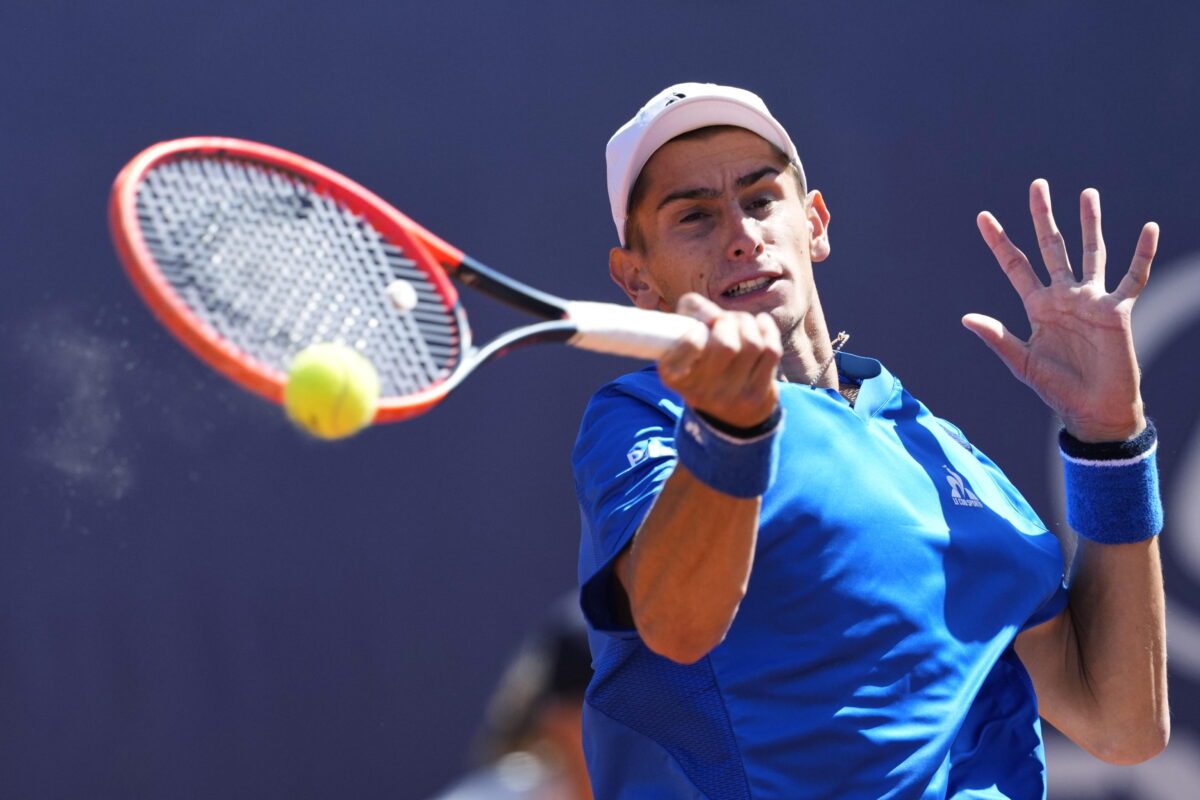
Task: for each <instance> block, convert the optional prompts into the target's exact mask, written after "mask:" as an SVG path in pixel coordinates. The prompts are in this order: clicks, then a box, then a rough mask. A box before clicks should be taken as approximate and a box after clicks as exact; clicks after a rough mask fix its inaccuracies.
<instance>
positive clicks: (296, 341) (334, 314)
mask: <svg viewBox="0 0 1200 800" xmlns="http://www.w3.org/2000/svg"><path fill="white" fill-rule="evenodd" d="M109 221H110V225H111V227H112V235H113V240H114V242H115V245H116V249H117V252H118V254H119V255H120V257H121V260H122V261H123V262H124V265H125V268H126V271H127V272H128V274H129V277H130V279H131V280H132V282H133V284H134V286H136V287H137V289H138V291H139V293H140V294H141V296H142V298H143V299H144V300H145V301H146V303H147V304H148V305H149V306H150V308H151V309H152V310H153V311H154V313H155V314H156V315H157V317H158V318H159V320H161V321H162V323H163V324H164V325H165V326H166V327H167V328H168V329H169V330H170V331H171V332H172V333H174V334H175V336H176V337H178V338H179V339H180V340H181V341H182V342H183V343H184V344H185V345H186V346H187V347H188V348H190V349H191V350H192V351H193V352H194V353H195V354H196V355H197V356H199V357H200V358H201V359H202V360H204V361H205V362H206V363H207V364H209V365H210V366H211V367H213V368H214V369H216V370H217V371H218V372H220V373H221V374H223V375H225V376H226V377H228V378H229V379H231V380H233V381H234V382H235V383H238V384H240V385H241V386H243V387H245V388H246V389H249V390H250V391H252V392H255V393H257V394H259V395H261V396H263V397H265V398H266V399H268V400H270V401H272V402H275V403H282V401H283V390H284V385H285V383H286V381H287V370H288V368H289V365H290V363H291V361H292V358H293V357H294V356H295V355H296V353H298V352H299V351H300V350H302V349H304V348H305V347H307V346H309V345H311V344H316V343H318V342H338V343H341V344H345V345H348V346H350V347H353V348H355V349H357V350H359V351H360V352H361V353H362V354H363V355H365V356H366V357H367V358H368V359H369V360H370V361H371V363H373V364H374V365H375V368H376V370H377V371H378V373H379V378H380V386H381V392H380V402H379V407H378V411H377V412H376V415H375V419H374V421H375V422H393V421H397V420H402V419H406V418H408V417H412V416H415V415H417V414H421V413H424V412H426V411H428V410H429V409H431V408H432V407H433V406H435V405H436V404H437V403H439V402H440V401H442V400H443V399H445V397H446V396H447V395H448V394H449V393H450V392H451V391H453V390H454V389H455V388H456V387H457V386H458V385H459V384H460V383H462V381H463V380H464V379H465V378H466V377H467V376H468V375H470V374H471V373H472V372H473V371H474V370H475V369H477V368H478V367H479V366H481V365H483V364H485V363H487V362H488V361H490V360H491V359H493V358H495V357H497V356H499V355H502V354H504V353H507V352H510V351H511V350H514V349H516V348H518V347H522V346H525V345H529V344H536V343H542V342H564V343H566V344H569V345H572V346H574V347H580V348H583V349H587V350H594V351H598V352H602V353H613V354H616V355H623V356H631V357H634V358H641V359H646V360H652V359H656V358H658V357H659V356H661V355H662V354H663V353H664V352H666V350H667V349H668V348H669V347H671V345H672V344H674V343H675V342H676V341H678V340H679V338H680V337H682V336H683V335H684V334H685V333H686V332H687V331H689V330H690V329H692V328H693V327H694V326H700V325H701V323H699V322H698V321H696V320H694V319H691V318H689V317H684V316H680V315H677V314H666V313H661V312H657V311H645V310H642V309H637V308H631V307H626V306H619V305H615V304H611V303H595V302H586V301H570V300H564V299H562V298H560V297H555V296H554V295H551V294H547V293H546V292H542V291H539V290H537V289H534V288H532V287H529V286H526V285H525V284H523V283H521V282H520V281H516V280H514V279H512V278H509V277H507V276H505V275H502V274H500V273H499V272H496V271H495V270H493V269H490V268H488V267H486V266H484V265H483V264H481V263H480V262H478V261H476V260H475V259H473V258H471V257H470V256H467V255H465V254H464V253H463V252H462V251H460V250H458V249H457V248H455V247H454V246H453V245H450V244H448V243H447V242H445V241H443V240H442V239H440V238H438V237H437V236H434V235H433V234H432V233H430V232H429V231H427V230H425V229H424V228H422V227H421V226H420V225H418V224H417V223H415V222H413V221H412V220H411V219H409V218H408V217H406V216H405V215H404V214H402V213H400V212H399V211H397V210H396V209H395V208H393V207H391V206H390V205H388V204H387V203H386V202H384V201H383V200H382V199H381V198H379V197H377V196H376V195H374V194H372V193H371V192H370V191H368V190H367V189H365V188H363V187H362V186H360V185H359V184H357V183H355V182H354V181H352V180H350V179H349V178H346V177H344V176H342V175H340V174H338V173H336V172H334V171H333V170H331V169H329V168H327V167H324V166H321V165H320V164H317V163H316V162H313V161H310V160H308V159H306V158H303V157H301V156H298V155H296V154H294V153H289V152H287V151H285V150H280V149H278V148H276V147H271V146H268V145H264V144H257V143H254V142H247V141H242V140H238V139H227V138H219V137H196V138H189V139H177V140H173V141H168V142H162V143H160V144H156V145H154V146H152V147H150V148H147V149H146V150H144V151H143V152H141V153H140V154H138V155H137V156H136V157H135V158H134V159H133V160H132V161H130V162H129V164H128V165H126V166H125V168H124V169H123V170H122V171H121V173H120V174H119V175H118V176H117V179H116V182H115V183H114V185H113V191H112V197H111V200H110V205H109ZM451 276H452V277H453V278H455V279H457V280H458V281H459V282H460V283H462V284H464V285H466V286H470V287H471V288H473V289H477V290H479V291H480V292H482V293H483V294H485V295H488V296H490V297H493V298H495V299H497V300H500V301H503V302H504V303H507V304H508V305H510V306H513V307H515V308H517V309H519V310H521V311H525V312H528V313H530V314H532V315H533V316H535V317H538V318H540V319H541V320H542V321H541V322H537V323H534V324H530V325H526V326H522V327H518V328H515V329H512V330H510V331H508V332H506V333H504V334H502V335H500V336H498V337H496V338H495V339H493V340H492V341H491V342H489V343H488V344H486V345H484V346H482V347H476V346H475V345H473V343H472V341H471V330H470V327H469V326H468V324H467V314H466V311H465V310H464V308H463V306H462V303H461V302H460V300H459V297H458V293H457V291H456V288H455V284H454V283H452V282H451V280H450V277H451Z"/></svg>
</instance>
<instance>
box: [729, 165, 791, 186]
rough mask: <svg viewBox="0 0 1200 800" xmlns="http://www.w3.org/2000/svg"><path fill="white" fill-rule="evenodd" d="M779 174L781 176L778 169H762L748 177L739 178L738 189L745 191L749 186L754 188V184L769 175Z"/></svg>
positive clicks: (749, 174) (748, 174)
mask: <svg viewBox="0 0 1200 800" xmlns="http://www.w3.org/2000/svg"><path fill="white" fill-rule="evenodd" d="M778 174H780V173H779V168H778V167H763V168H762V169H758V170H755V171H754V172H750V173H747V174H746V175H743V176H742V177H740V178H738V179H737V187H738V188H739V189H745V188H746V187H747V186H753V185H754V184H756V183H758V182H759V181H761V180H762V179H763V178H765V177H767V176H768V175H778Z"/></svg>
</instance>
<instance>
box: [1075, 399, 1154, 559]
mask: <svg viewBox="0 0 1200 800" xmlns="http://www.w3.org/2000/svg"><path fill="white" fill-rule="evenodd" d="M1058 445H1059V450H1060V452H1061V453H1062V460H1063V477H1064V479H1065V483H1066V494H1067V522H1068V523H1069V524H1070V526H1071V527H1072V528H1074V529H1075V531H1076V532H1077V533H1078V534H1079V535H1080V536H1082V537H1084V538H1085V539H1090V540H1091V541H1093V542H1099V543H1100V544H1129V543H1131V542H1141V541H1144V540H1146V539H1149V538H1151V537H1153V536H1156V535H1157V534H1158V533H1159V531H1161V530H1162V526H1163V511H1162V501H1161V499H1160V498H1159V494H1158V466H1157V464H1156V460H1155V453H1157V452H1158V433H1157V432H1156V431H1155V429H1154V423H1153V422H1150V421H1149V420H1147V421H1146V430H1144V431H1142V432H1141V433H1140V434H1138V435H1137V436H1136V437H1134V438H1133V439H1130V440H1128V441H1124V442H1097V443H1092V442H1081V441H1079V440H1078V439H1076V438H1075V437H1074V436H1072V435H1071V434H1069V433H1067V431H1066V429H1063V430H1062V431H1060V432H1059V434H1058Z"/></svg>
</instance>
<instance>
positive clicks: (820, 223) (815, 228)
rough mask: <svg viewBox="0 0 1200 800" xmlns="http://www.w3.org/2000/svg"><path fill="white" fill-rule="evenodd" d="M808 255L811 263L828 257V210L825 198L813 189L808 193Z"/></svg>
mask: <svg viewBox="0 0 1200 800" xmlns="http://www.w3.org/2000/svg"><path fill="white" fill-rule="evenodd" d="M806 205H807V206H808V253H809V257H810V258H811V259H812V260H813V261H824V260H825V259H826V258H828V257H829V209H828V208H826V207H825V198H823V197H821V193H820V192H818V191H817V190H816V189H813V190H812V191H811V192H809V193H808V202H807V203H806Z"/></svg>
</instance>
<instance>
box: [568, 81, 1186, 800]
mask: <svg viewBox="0 0 1200 800" xmlns="http://www.w3.org/2000/svg"><path fill="white" fill-rule="evenodd" d="M607 156H608V189H609V196H610V201H611V205H612V214H613V221H614V222H615V223H616V228H617V234H618V236H619V237H620V241H621V247H619V248H616V249H614V250H613V251H612V253H611V257H610V270H611V273H612V277H613V279H614V280H615V281H616V282H617V283H618V284H620V286H621V287H622V288H623V289H624V290H625V291H626V292H627V293H628V295H629V297H630V299H631V300H632V301H633V302H634V303H635V304H636V305H637V306H639V307H642V308H648V309H661V310H676V311H678V312H679V313H683V314H688V315H691V316H693V317H695V318H697V319H699V320H701V321H703V322H704V323H705V324H706V326H707V332H706V335H697V336H695V337H693V338H691V339H688V340H685V341H683V342H681V343H680V344H679V345H678V346H676V347H675V348H674V349H672V350H671V351H670V352H668V353H667V354H666V355H665V356H663V358H662V359H661V360H660V361H659V362H658V363H657V364H656V365H654V366H651V367H647V368H646V369H643V370H642V371H640V372H635V373H633V374H630V375H625V376H623V377H621V378H619V379H617V380H616V381H614V382H613V383H611V384H609V385H607V386H605V387H604V388H602V389H601V390H600V391H599V392H597V393H596V395H595V396H594V397H593V399H592V402H591V403H590V405H589V407H588V409H587V411H586V413H585V415H584V419H583V422H582V425H581V430H580V433H579V439H578V442H577V445H576V448H575V453H574V463H575V475H576V484H577V488H578V495H579V502H580V505H581V508H582V518H583V539H582V546H581V551H580V581H581V584H582V589H581V598H582V605H583V608H584V611H585V614H586V616H587V618H588V621H589V625H590V631H589V636H590V640H591V646H592V650H593V660H594V666H595V670H596V674H595V677H594V679H593V681H592V683H591V685H590V687H589V690H588V694H587V700H586V705H585V710H584V743H585V748H586V751H587V756H588V763H589V769H590V773H591V779H592V783H593V788H594V790H595V793H596V797H598V798H604V799H605V800H608V799H609V798H638V800H642V799H643V798H655V799H656V800H658V799H660V798H708V799H709V800H729V799H731V798H754V799H755V800H768V798H786V799H787V800H797V798H838V799H839V800H855V799H858V798H862V799H863V800H866V799H867V798H870V799H871V800H876V798H883V797H887V798H947V797H952V798H968V797H970V798H1021V799H1022V800H1024V799H1025V798H1037V797H1044V795H1045V791H1046V788H1045V787H1046V784H1045V767H1044V762H1043V750H1042V740H1041V729H1040V723H1039V714H1040V716H1041V717H1043V718H1045V719H1046V720H1047V721H1049V722H1050V723H1051V724H1052V725H1054V726H1055V727H1056V728H1058V729H1059V730H1061V731H1062V732H1063V733H1065V734H1066V735H1067V736H1069V737H1070V738H1071V739H1073V740H1074V741H1075V742H1077V743H1078V744H1079V745H1080V746H1082V747H1083V748H1085V749H1086V750H1088V751H1089V752H1091V753H1093V754H1094V755H1096V756H1097V757H1099V758H1101V759H1104V760H1106V761H1110V762H1114V763H1134V762H1140V761H1143V760H1145V759H1148V758H1150V757H1152V756H1153V755H1155V754H1156V753H1158V752H1159V751H1160V750H1162V748H1163V747H1164V746H1165V744H1166V741H1167V737H1168V727H1169V722H1168V709H1167V685H1166V671H1165V663H1164V622H1163V608H1164V601H1163V592H1162V581H1161V573H1160V563H1159V555H1158V547H1157V539H1156V535H1157V534H1158V532H1159V530H1160V529H1161V526H1162V512H1161V505H1160V502H1159V498H1158V485H1157V474H1156V472H1155V469H1156V468H1155V460H1154V452H1155V442H1156V439H1155V435H1156V434H1155V431H1154V428H1153V426H1152V425H1151V424H1150V423H1149V422H1148V421H1147V419H1146V417H1145V416H1144V413H1143V408H1142V400H1141V395H1140V390H1139V375H1138V367H1137V363H1136V360H1135V354H1134V350H1133V345H1132V337H1131V335H1130V310H1131V308H1132V306H1133V303H1134V301H1135V299H1136V298H1137V296H1138V293H1139V292H1140V291H1141V289H1142V288H1143V286H1144V285H1145V283H1146V280H1147V277H1148V275H1149V271H1150V263H1151V260H1152V258H1153V256H1154V251H1155V247H1156V243H1157V238H1158V229H1157V226H1155V225H1154V224H1152V223H1151V224H1147V225H1146V226H1145V227H1144V229H1143V230H1142V233H1141V236H1140V238H1139V240H1138V244H1137V249H1136V252H1135V254H1134V257H1133V260H1132V265H1131V266H1130V267H1129V269H1128V271H1127V272H1126V273H1125V275H1124V277H1123V278H1121V280H1120V283H1119V285H1118V286H1117V288H1116V289H1115V290H1114V291H1113V292H1111V293H1109V292H1107V291H1106V289H1105V281H1104V278H1105V272H1104V268H1105V251H1104V245H1103V241H1102V238H1101V232H1100V204H1099V197H1098V195H1097V193H1096V192H1095V191H1094V190H1090V189H1089V190H1088V191H1086V192H1084V193H1083V195H1082V197H1081V200H1080V215H1081V220H1082V229H1083V239H1084V248H1083V250H1084V252H1083V262H1082V271H1081V277H1076V276H1075V274H1074V273H1073V271H1072V268H1071V266H1070V264H1069V262H1068V256H1067V250H1066V246H1065V244H1064V241H1063V237H1062V236H1061V235H1060V234H1059V232H1058V230H1057V228H1056V226H1055V223H1054V219H1053V216H1052V214H1051V207H1050V195H1049V189H1048V187H1047V185H1046V183H1045V182H1044V181H1036V182H1034V184H1033V185H1032V187H1031V190H1030V211H1031V214H1032V217H1033V224H1034V228H1035V230H1036V232H1037V237H1038V242H1039V245H1040V248H1041V255H1042V260H1043V261H1044V264H1045V269H1046V271H1047V272H1048V275H1049V283H1048V285H1047V284H1044V283H1043V282H1042V280H1041V279H1039V277H1038V276H1037V274H1036V273H1035V271H1034V269H1033V267H1032V266H1031V265H1030V262H1029V261H1028V260H1027V259H1026V257H1025V256H1024V255H1023V254H1022V253H1021V252H1020V251H1019V250H1018V249H1017V248H1016V247H1015V246H1014V245H1013V244H1012V243H1011V242H1010V241H1009V240H1008V238H1007V236H1006V235H1005V233H1004V231H1003V229H1002V228H1001V227H1000V225H999V223H998V222H997V221H996V220H995V219H994V218H993V217H992V216H991V215H990V214H987V213H986V212H985V213H983V214H980V216H979V219H978V224H979V229H980V232H981V233H982V235H983V238H984V241H985V242H986V243H987V245H988V246H989V247H990V248H991V250H992V253H993V254H994V255H995V257H996V260H997V261H998V262H999V264H1000V266H1001V268H1002V269H1003V270H1004V272H1005V273H1006V275H1007V276H1008V279H1009V281H1010V282H1011V283H1012V285H1013V287H1014V288H1015V289H1016V291H1017V293H1018V294H1019V295H1020V297H1021V299H1022V301H1023V303H1024V306H1025V309H1026V311H1027V313H1028V316H1029V319H1030V323H1031V325H1032V335H1031V336H1030V338H1029V340H1028V341H1021V340H1020V339H1018V338H1017V337H1015V336H1013V335H1012V334H1011V333H1010V332H1008V330H1007V329H1005V328H1004V326H1003V325H1001V324H1000V323H999V322H998V321H996V320H994V319H991V318H988V317H983V316H979V315H968V316H967V317H965V318H964V320H963V322H964V325H965V326H966V327H967V328H968V329H970V330H971V331H972V332H974V333H975V334H977V335H978V336H979V337H980V338H981V339H983V341H984V342H985V343H986V344H987V345H988V346H989V347H990V348H991V349H992V350H994V351H995V352H996V354H997V355H998V356H999V357H1000V358H1001V359H1002V360H1003V362H1004V363H1005V364H1006V365H1007V366H1008V367H1009V368H1010V369H1011V370H1012V372H1013V373H1014V375H1016V377H1017V378H1019V379H1020V380H1022V381H1023V382H1025V383H1026V384H1028V385H1029V386H1030V387H1031V388H1032V389H1033V390H1034V391H1036V392H1037V393H1038V395H1039V396H1040V397H1042V399H1043V400H1044V401H1045V402H1046V403H1047V405H1049V406H1050V408H1051V409H1052V410H1053V411H1054V412H1055V413H1056V414H1058V415H1059V417H1060V418H1061V419H1062V421H1063V424H1064V428H1063V432H1062V434H1061V436H1060V442H1061V449H1062V454H1063V464H1064V470H1065V478H1066V492H1067V505H1068V519H1069V521H1070V524H1071V526H1072V528H1074V530H1075V531H1077V532H1078V534H1079V536H1080V537H1081V541H1080V546H1079V549H1078V554H1077V556H1076V558H1075V560H1074V561H1075V563H1074V567H1073V569H1072V570H1070V571H1069V572H1070V574H1071V579H1070V581H1069V582H1068V581H1066V580H1065V577H1066V575H1067V573H1068V570H1066V569H1065V568H1064V560H1063V557H1062V555H1061V552H1062V550H1061V549H1060V546H1059V543H1058V541H1057V539H1056V537H1055V536H1053V535H1052V534H1050V533H1049V532H1047V529H1046V526H1045V525H1044V523H1043V522H1042V521H1041V520H1040V519H1039V518H1038V516H1037V515H1036V514H1035V513H1034V511H1033V510H1032V509H1031V508H1030V507H1029V505H1028V503H1026V502H1025V500H1024V499H1023V498H1022V497H1021V495H1020V493H1019V492H1018V491H1017V490H1016V489H1015V488H1014V487H1013V486H1012V484H1011V483H1010V482H1009V481H1008V480H1007V479H1006V478H1005V476H1004V474H1003V473H1002V472H1001V471H1000V469H999V468H998V467H997V466H996V465H995V464H994V463H993V462H992V461H990V460H989V459H988V458H987V457H986V456H985V455H984V454H983V453H981V452H979V450H977V449H976V448H975V447H974V446H973V445H971V444H970V442H969V441H968V440H967V439H966V438H965V437H964V436H963V434H962V433H961V432H960V431H959V430H958V429H957V428H955V427H954V426H953V425H951V424H950V423H948V422H946V421H944V420H942V419H940V418H938V417H936V416H934V415H933V414H932V413H930V411H929V410H928V409H926V408H925V406H924V405H922V404H921V403H920V402H919V401H918V400H916V399H915V398H914V397H913V396H912V395H911V394H909V393H908V392H907V391H906V390H905V389H904V387H903V386H902V385H901V383H900V381H899V380H898V379H897V378H896V377H895V376H893V375H892V374H891V373H890V372H888V370H887V369H886V368H885V367H884V366H883V365H882V364H880V363H879V362H878V361H875V360H873V359H870V358H864V357H860V356H856V355H850V354H849V353H843V352H839V348H840V346H841V344H842V342H843V341H844V337H838V338H837V339H836V340H833V341H831V339H832V338H833V337H831V336H830V330H829V327H828V325H827V323H826V320H825V315H824V313H823V311H822V308H821V302H820V298H819V295H818V293H817V289H816V286H815V284H814V280H813V270H812V264H813V262H815V261H821V260H823V259H825V258H826V257H827V256H828V255H829V251H830V235H829V220H830V214H829V210H828V208H827V207H826V204H825V201H824V200H823V199H822V197H821V194H820V192H817V191H814V190H810V189H809V188H808V184H807V181H806V177H805V173H804V169H803V168H802V166H801V164H800V160H799V158H798V156H797V153H796V148H795V146H794V145H793V143H792V140H791V138H790V137H789V136H788V134H787V132H786V131H785V130H784V128H783V127H782V126H781V125H780V124H779V123H778V122H777V121H776V120H775V118H774V117H772V115H771V114H770V112H769V111H768V110H767V108H766V106H765V105H764V104H763V102H762V101H761V100H760V99H759V98H758V97H757V96H755V95H753V94H751V93H750V92H747V91H744V90H741V89H735V88H729V87H722V86H714V85H711V84H681V85H677V86H672V87H670V88H669V89H666V90H665V91H663V92H662V93H660V94H659V95H657V96H655V97H654V98H652V99H651V100H650V101H649V102H648V103H647V104H646V105H645V107H643V108H642V109H641V110H640V111H639V112H638V114H637V116H635V117H634V118H633V119H631V120H630V121H629V122H628V123H626V124H625V125H624V126H622V127H621V128H620V129H619V130H618V131H617V132H616V134H615V135H614V136H613V137H612V140H611V141H610V142H609V145H608V151H607ZM906 290H907V291H915V289H913V288H912V287H906ZM701 334H703V332H701Z"/></svg>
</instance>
